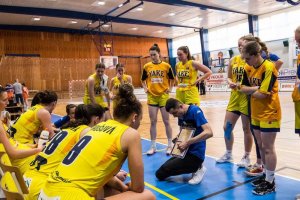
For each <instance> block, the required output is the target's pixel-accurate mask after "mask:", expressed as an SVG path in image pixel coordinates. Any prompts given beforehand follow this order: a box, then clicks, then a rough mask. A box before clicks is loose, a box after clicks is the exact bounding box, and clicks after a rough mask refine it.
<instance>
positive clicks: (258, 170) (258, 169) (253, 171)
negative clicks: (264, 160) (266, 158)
mask: <svg viewBox="0 0 300 200" xmlns="http://www.w3.org/2000/svg"><path fill="white" fill-rule="evenodd" d="M263 173H264V168H263V166H261V165H259V164H255V165H253V166H252V167H251V168H248V169H247V170H246V171H245V174H247V175H248V176H253V177H255V176H261V175H263Z"/></svg>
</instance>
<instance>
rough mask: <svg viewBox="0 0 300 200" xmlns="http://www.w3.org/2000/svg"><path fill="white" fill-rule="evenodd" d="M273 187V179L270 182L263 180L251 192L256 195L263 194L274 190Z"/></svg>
mask: <svg viewBox="0 0 300 200" xmlns="http://www.w3.org/2000/svg"><path fill="white" fill-rule="evenodd" d="M275 188H276V187H275V181H273V182H272V183H270V182H268V181H266V180H265V181H263V182H262V183H261V184H259V185H258V186H257V187H256V188H255V189H254V190H252V193H253V194H256V195H265V194H268V193H271V192H275Z"/></svg>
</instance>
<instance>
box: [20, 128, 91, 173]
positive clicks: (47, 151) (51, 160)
mask: <svg viewBox="0 0 300 200" xmlns="http://www.w3.org/2000/svg"><path fill="white" fill-rule="evenodd" d="M88 127H89V126H87V125H80V126H78V127H74V128H67V129H63V130H62V131H61V132H59V133H57V134H55V136H54V137H53V138H52V139H51V140H50V141H49V142H48V144H47V146H46V147H45V148H44V149H43V151H42V152H40V153H39V154H38V155H37V156H36V158H35V159H34V160H33V161H32V162H31V163H30V171H36V172H38V173H41V174H44V175H46V176H48V175H49V174H50V173H51V172H53V171H54V170H55V169H56V167H57V166H58V165H59V164H60V163H61V161H62V160H63V159H64V158H65V156H66V155H67V154H68V153H69V151H70V150H71V149H72V148H73V146H74V145H75V144H76V143H77V142H78V140H79V138H80V133H81V132H82V131H83V130H84V129H86V128H88ZM25 176H26V174H25Z"/></svg>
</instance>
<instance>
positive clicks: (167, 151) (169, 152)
mask: <svg viewBox="0 0 300 200" xmlns="http://www.w3.org/2000/svg"><path fill="white" fill-rule="evenodd" d="M171 151H172V146H168V147H167V149H166V154H167V156H169V155H170V154H171Z"/></svg>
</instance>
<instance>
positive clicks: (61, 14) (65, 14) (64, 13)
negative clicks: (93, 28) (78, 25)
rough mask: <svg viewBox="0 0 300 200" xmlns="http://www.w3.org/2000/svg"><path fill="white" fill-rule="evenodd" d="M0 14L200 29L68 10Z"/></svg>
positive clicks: (19, 9)
mask: <svg viewBox="0 0 300 200" xmlns="http://www.w3.org/2000/svg"><path fill="white" fill-rule="evenodd" d="M0 12H3V13H14V14H23V15H37V16H46V17H57V18H69V19H79V20H89V21H98V20H101V21H104V22H107V21H112V22H115V23H122V24H137V25H147V26H160V27H181V28H192V29H200V28H201V27H193V26H184V25H179V24H166V23H160V22H152V21H145V20H137V19H129V18H121V17H113V16H105V15H99V14H93V13H85V12H78V11H70V10H60V9H51V8H34V7H21V6H0Z"/></svg>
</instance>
